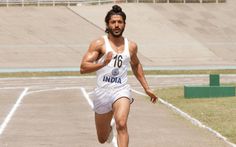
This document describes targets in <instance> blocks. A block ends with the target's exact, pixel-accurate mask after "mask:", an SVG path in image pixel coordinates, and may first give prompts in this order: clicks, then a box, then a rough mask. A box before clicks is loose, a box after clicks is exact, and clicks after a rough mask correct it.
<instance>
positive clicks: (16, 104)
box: [0, 88, 29, 135]
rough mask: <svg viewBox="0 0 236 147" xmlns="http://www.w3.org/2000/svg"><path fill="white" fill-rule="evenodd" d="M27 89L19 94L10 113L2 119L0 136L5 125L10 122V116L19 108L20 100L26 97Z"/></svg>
mask: <svg viewBox="0 0 236 147" xmlns="http://www.w3.org/2000/svg"><path fill="white" fill-rule="evenodd" d="M28 89H29V88H25V89H24V91H23V92H22V93H21V95H20V97H19V98H18V99H17V101H16V103H15V104H14V106H13V107H12V109H11V111H10V112H9V113H8V115H7V117H6V118H5V119H4V121H3V123H2V124H1V126H0V135H2V133H3V132H4V130H5V128H6V127H7V124H8V123H9V121H10V120H11V118H12V116H13V115H14V113H15V111H16V109H17V108H18V107H19V105H20V103H21V101H22V99H23V98H24V96H25V95H26V93H27V91H28Z"/></svg>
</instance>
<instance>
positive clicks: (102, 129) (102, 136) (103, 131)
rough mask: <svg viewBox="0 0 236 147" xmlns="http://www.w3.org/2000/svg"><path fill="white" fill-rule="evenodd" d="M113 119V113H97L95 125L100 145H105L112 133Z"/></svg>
mask: <svg viewBox="0 0 236 147" xmlns="http://www.w3.org/2000/svg"><path fill="white" fill-rule="evenodd" d="M112 117H113V112H112V111H111V112H108V113H105V114H97V113H95V124H96V129H97V136H98V141H99V142H100V143H105V142H106V140H107V138H108V136H109V134H110V131H111V126H110V123H111V119H112Z"/></svg>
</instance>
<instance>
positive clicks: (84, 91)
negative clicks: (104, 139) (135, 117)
mask: <svg viewBox="0 0 236 147" xmlns="http://www.w3.org/2000/svg"><path fill="white" fill-rule="evenodd" d="M80 89H81V91H82V93H83V95H84V97H85V98H86V100H87V102H88V103H89V105H90V107H91V108H92V109H93V108H94V105H93V102H92V100H91V99H90V98H89V94H88V93H87V92H86V90H85V88H83V87H81V88H80ZM113 123H115V120H114V118H112V120H111V124H113ZM112 144H113V146H114V147H118V145H117V139H116V137H115V136H114V137H113V139H112Z"/></svg>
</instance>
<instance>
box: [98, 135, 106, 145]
mask: <svg viewBox="0 0 236 147" xmlns="http://www.w3.org/2000/svg"><path fill="white" fill-rule="evenodd" d="M98 141H99V143H101V144H104V143H105V142H106V141H107V138H105V137H98Z"/></svg>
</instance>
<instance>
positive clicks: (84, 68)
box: [80, 62, 105, 74]
mask: <svg viewBox="0 0 236 147" xmlns="http://www.w3.org/2000/svg"><path fill="white" fill-rule="evenodd" d="M104 66H105V64H104V63H90V62H87V63H83V64H82V65H81V66H80V73H81V74H85V73H91V72H95V71H97V70H99V69H101V68H102V67H104Z"/></svg>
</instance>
